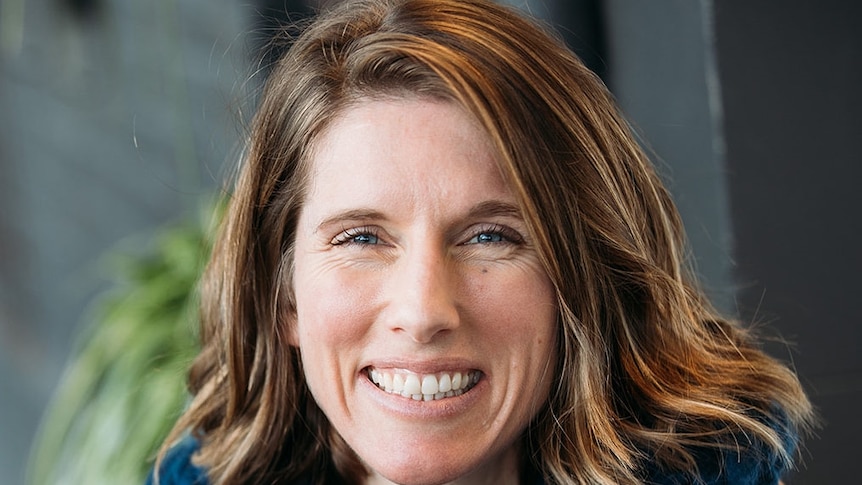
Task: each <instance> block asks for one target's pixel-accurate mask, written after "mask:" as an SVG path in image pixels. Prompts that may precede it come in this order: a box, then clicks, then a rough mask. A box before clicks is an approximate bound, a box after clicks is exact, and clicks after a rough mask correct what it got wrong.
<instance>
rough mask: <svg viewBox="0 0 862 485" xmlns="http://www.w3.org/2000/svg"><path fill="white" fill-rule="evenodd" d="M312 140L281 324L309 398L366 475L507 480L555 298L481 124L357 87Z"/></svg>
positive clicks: (540, 379)
mask: <svg viewBox="0 0 862 485" xmlns="http://www.w3.org/2000/svg"><path fill="white" fill-rule="evenodd" d="M315 148H316V150H315V152H314V154H313V156H312V160H311V162H312V163H311V174H310V185H309V193H308V195H307V198H306V202H305V206H304V207H303V209H302V212H301V215H300V219H299V224H298V228H297V232H296V247H295V248H296V252H295V268H294V270H295V271H294V276H293V278H294V279H293V288H294V291H295V296H296V315H295V318H296V321H295V322H293V323H294V325H293V326H292V327H291V333H290V339H291V343H292V344H294V345H297V346H298V347H299V349H300V353H301V355H302V361H303V368H304V371H305V377H306V379H307V381H308V386H309V388H310V389H311V392H312V394H313V396H314V399H315V400H316V402H317V403H318V405H319V406H320V408H321V409H322V410H323V412H324V413H325V414H326V416H327V418H328V419H329V420H330V422H331V423H332V424H333V426H334V427H335V429H336V430H337V431H338V432H339V433H340V434H341V436H342V437H343V438H344V439H345V441H346V442H347V444H348V445H350V447H351V448H352V449H353V450H354V451H355V452H356V453H357V454H358V455H359V457H360V458H361V459H362V460H363V462H364V463H365V464H366V465H367V466H368V467H369V469H370V470H371V471H372V477H371V479H370V482H380V483H384V482H385V480H391V481H395V482H398V483H405V484H407V483H409V484H413V483H416V484H419V483H443V482H446V481H452V480H456V479H462V480H463V482H464V483H467V482H471V481H475V480H474V479H476V478H482V479H484V480H487V479H489V478H493V477H495V476H497V477H498V479H497V480H494V481H493V483H507V482H509V481H511V480H513V479H515V480H516V479H517V472H518V463H519V460H518V452H519V450H518V442H519V437H520V436H521V434H522V432H523V431H524V429H525V428H526V426H527V424H528V423H529V421H530V420H531V419H532V418H533V417H534V416H535V415H536V413H537V411H538V410H539V409H540V408H541V407H542V406H543V405H544V403H545V402H546V400H547V396H548V387H549V383H550V382H551V380H552V376H550V375H549V373H550V372H551V369H553V362H554V359H555V357H556V355H555V343H556V342H555V338H556V337H555V335H556V331H555V321H556V314H557V310H556V305H555V298H554V292H553V290H552V286H551V282H550V280H549V278H548V276H547V275H546V273H545V271H544V270H543V268H542V266H541V264H540V263H539V259H538V256H537V254H536V251H535V249H534V247H533V243H532V241H531V240H530V238H529V235H528V234H527V226H526V224H525V222H524V220H523V218H522V217H521V215H520V211H519V210H518V207H517V203H516V200H515V198H514V196H513V194H512V192H511V191H510V190H509V187H508V186H507V184H506V183H505V182H504V180H503V177H502V176H501V173H500V171H499V169H498V165H497V162H496V161H495V158H494V157H495V155H494V152H493V151H492V149H491V144H490V141H489V139H488V136H487V135H486V134H485V132H484V131H483V130H482V129H481V128H480V127H479V126H478V125H477V124H476V123H475V122H474V121H473V120H472V119H471V118H470V117H468V116H467V114H466V113H465V112H463V111H462V110H461V109H460V108H459V107H457V106H455V105H454V104H450V103H444V102H433V101H423V100H389V101H381V100H375V101H371V100H369V101H366V102H363V103H360V104H359V105H357V106H354V107H352V108H349V109H348V110H347V111H346V112H345V113H343V115H342V116H341V117H340V118H339V119H338V120H337V121H336V122H335V123H334V124H333V125H332V126H331V127H330V128H329V130H328V131H327V132H325V133H324V134H323V136H322V138H321V139H320V140H319V142H318V144H317V145H316V147H315ZM488 483H491V482H488Z"/></svg>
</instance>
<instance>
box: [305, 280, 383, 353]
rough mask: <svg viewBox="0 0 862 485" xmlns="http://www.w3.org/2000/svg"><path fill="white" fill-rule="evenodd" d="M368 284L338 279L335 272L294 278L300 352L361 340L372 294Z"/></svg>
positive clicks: (331, 347) (369, 320) (368, 319)
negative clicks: (315, 276) (314, 276)
mask: <svg viewBox="0 0 862 485" xmlns="http://www.w3.org/2000/svg"><path fill="white" fill-rule="evenodd" d="M368 283H369V282H363V281H361V280H357V279H356V278H349V277H339V276H338V272H332V273H328V274H327V275H325V276H319V277H317V278H313V279H312V278H305V279H304V281H303V280H300V279H297V281H296V282H295V288H296V331H297V333H298V337H299V345H300V347H301V348H302V350H303V352H304V353H306V354H307V353H308V352H309V351H310V350H311V348H320V349H319V350H324V349H327V348H329V349H333V348H334V347H333V345H336V344H340V343H343V342H349V343H353V344H355V343H356V342H358V341H359V340H361V336H362V334H363V333H364V332H365V331H366V329H367V327H368V325H369V324H370V322H371V317H370V311H369V310H370V306H371V305H370V302H371V301H372V299H373V291H371V285H370V284H368Z"/></svg>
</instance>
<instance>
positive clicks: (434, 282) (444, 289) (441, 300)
mask: <svg viewBox="0 0 862 485" xmlns="http://www.w3.org/2000/svg"><path fill="white" fill-rule="evenodd" d="M393 270H394V272H395V274H393V275H391V276H392V278H390V280H389V281H390V285H389V298H388V302H387V311H386V313H387V320H388V322H387V323H388V326H389V328H390V329H391V330H392V331H394V332H396V333H401V334H404V335H407V336H409V337H410V338H411V339H412V340H413V341H415V342H417V343H422V344H425V343H430V342H431V341H433V340H434V339H435V338H439V337H440V336H441V335H442V334H445V333H448V332H450V331H451V330H454V329H455V328H456V327H457V326H458V325H459V323H460V316H459V311H458V305H457V277H456V271H455V268H454V267H453V264H452V263H451V262H450V261H449V260H448V258H447V256H446V254H445V251H442V250H439V249H436V248H433V247H423V248H415V250H414V251H411V252H407V253H405V254H404V255H402V257H400V258H399V259H398V261H397V262H396V263H395V264H394V268H393Z"/></svg>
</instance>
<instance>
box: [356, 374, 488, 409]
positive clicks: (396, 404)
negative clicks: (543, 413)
mask: <svg viewBox="0 0 862 485" xmlns="http://www.w3.org/2000/svg"><path fill="white" fill-rule="evenodd" d="M357 380H358V381H359V382H358V386H359V389H360V391H361V392H362V393H363V394H365V395H368V396H370V397H371V399H373V400H374V401H375V402H376V403H377V404H378V405H379V406H381V407H383V408H384V409H386V410H387V411H388V412H390V413H392V414H396V415H401V416H404V417H407V418H420V419H427V418H444V417H453V416H457V415H460V414H464V413H466V412H467V411H469V410H470V408H471V407H472V406H473V405H474V404H475V403H476V401H477V400H479V399H480V398H481V397H482V394H483V393H485V392H486V390H487V379H486V377H485V376H484V375H483V376H482V378H481V379H479V382H477V383H476V385H474V386H473V387H472V388H471V389H470V390H469V391H467V392H465V393H464V394H461V395H460V396H453V397H447V398H444V399H437V400H433V401H417V400H415V399H411V398H408V397H404V396H402V395H400V394H390V393H388V392H386V391H384V390H383V389H380V388H379V387H377V384H374V383H373V382H371V380H370V379H369V378H368V375H367V374H366V373H365V372H360V373H359V376H358V378H357Z"/></svg>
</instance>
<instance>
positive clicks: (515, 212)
mask: <svg viewBox="0 0 862 485" xmlns="http://www.w3.org/2000/svg"><path fill="white" fill-rule="evenodd" d="M501 216H505V217H517V218H519V219H520V218H521V209H520V208H518V206H516V205H514V204H511V203H509V202H503V201H501V200H487V201H485V202H480V203H478V204H476V205H475V206H473V208H471V209H470V212H469V213H468V217H470V218H482V217H501Z"/></svg>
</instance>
